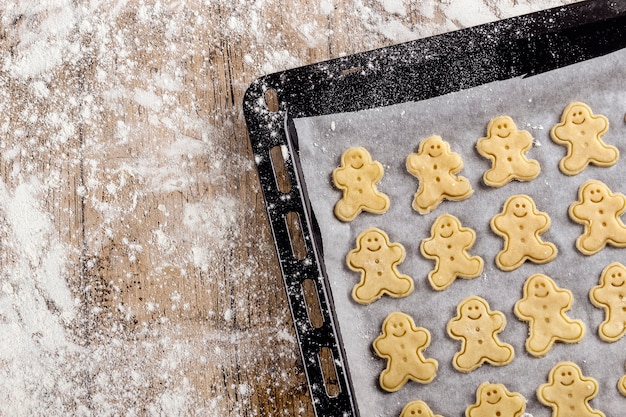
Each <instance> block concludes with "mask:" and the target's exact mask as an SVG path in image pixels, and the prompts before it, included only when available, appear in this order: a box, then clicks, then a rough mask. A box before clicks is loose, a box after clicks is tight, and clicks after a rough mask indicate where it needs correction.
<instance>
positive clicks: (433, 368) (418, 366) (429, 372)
mask: <svg viewBox="0 0 626 417" xmlns="http://www.w3.org/2000/svg"><path fill="white" fill-rule="evenodd" d="M436 374H437V362H436V361H435V360H434V359H427V360H426V361H424V362H416V363H415V365H414V366H413V368H412V369H411V371H410V375H411V377H412V378H413V379H415V380H416V381H419V382H421V383H427V382H430V381H432V380H433V379H434V378H435V375H436Z"/></svg>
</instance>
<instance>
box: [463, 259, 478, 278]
mask: <svg viewBox="0 0 626 417" xmlns="http://www.w3.org/2000/svg"><path fill="white" fill-rule="evenodd" d="M459 264H460V265H459V268H458V271H459V272H460V273H459V275H460V276H462V277H466V278H475V277H477V276H478V275H480V273H481V272H482V271H483V262H482V259H481V258H480V257H478V256H472V257H467V256H464V257H462V258H461V259H460V260H459Z"/></svg>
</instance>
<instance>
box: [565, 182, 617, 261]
mask: <svg viewBox="0 0 626 417" xmlns="http://www.w3.org/2000/svg"><path fill="white" fill-rule="evenodd" d="M624 211H626V196H624V194H621V193H613V192H611V190H610V189H609V187H607V186H606V184H604V183H603V182H601V181H598V180H588V181H586V182H585V183H584V184H583V185H581V186H580V188H579V189H578V201H576V202H574V203H572V205H570V207H569V216H570V218H571V219H572V220H573V221H575V222H576V223H580V224H582V225H584V230H583V234H582V235H580V236H579V237H578V239H576V247H577V248H578V250H579V251H580V252H582V253H583V254H585V255H593V254H594V253H597V252H599V251H600V250H602V249H603V248H604V246H605V245H606V244H607V243H608V244H610V245H612V246H615V247H618V248H624V247H626V226H625V225H624V223H622V221H621V220H620V218H619V216H621V215H622V214H623V213H624Z"/></svg>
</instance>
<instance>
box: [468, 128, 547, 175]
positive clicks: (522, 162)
mask: <svg viewBox="0 0 626 417" xmlns="http://www.w3.org/2000/svg"><path fill="white" fill-rule="evenodd" d="M487 132H488V134H487V137H484V138H480V139H478V142H477V143H476V149H477V150H478V153H480V154H481V155H482V156H483V157H485V158H487V159H489V160H490V161H491V168H490V169H489V170H487V171H485V173H484V175H483V182H484V183H485V184H487V185H488V186H490V187H502V186H503V185H505V184H507V183H509V182H510V181H512V180H518V181H530V180H532V179H534V178H536V177H537V175H539V172H540V171H541V167H540V166H539V162H537V161H535V160H529V159H528V158H527V157H526V152H528V150H529V149H530V148H531V146H532V144H533V137H532V136H531V135H530V133H528V131H526V130H518V129H517V126H516V125H515V122H514V121H513V119H511V118H510V117H509V116H499V117H496V118H494V119H492V120H491V121H490V122H489V125H488V126H487Z"/></svg>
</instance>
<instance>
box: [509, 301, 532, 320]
mask: <svg viewBox="0 0 626 417" xmlns="http://www.w3.org/2000/svg"><path fill="white" fill-rule="evenodd" d="M527 306H528V300H527V298H526V297H524V298H522V299H521V300H519V301H518V302H516V303H515V307H514V310H513V312H514V313H515V315H516V316H517V318H519V319H520V320H524V321H530V320H531V319H532V314H531V312H530V311H529V310H527V308H526V307H527Z"/></svg>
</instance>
